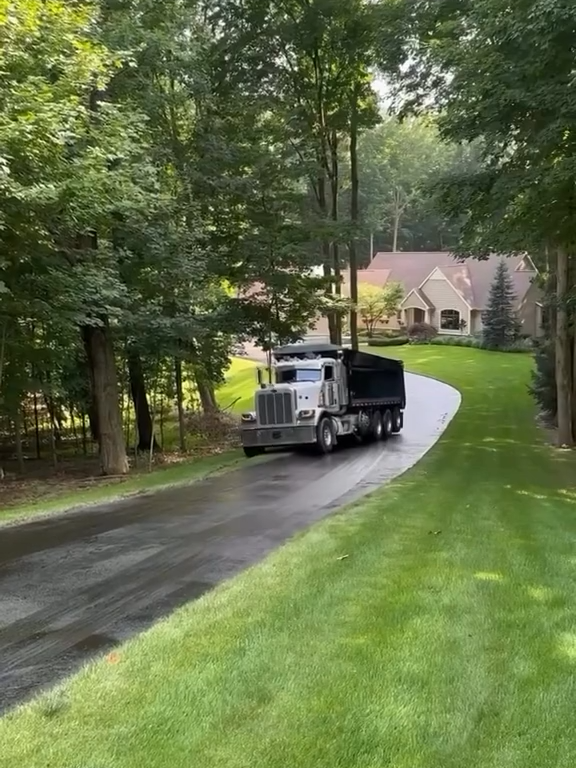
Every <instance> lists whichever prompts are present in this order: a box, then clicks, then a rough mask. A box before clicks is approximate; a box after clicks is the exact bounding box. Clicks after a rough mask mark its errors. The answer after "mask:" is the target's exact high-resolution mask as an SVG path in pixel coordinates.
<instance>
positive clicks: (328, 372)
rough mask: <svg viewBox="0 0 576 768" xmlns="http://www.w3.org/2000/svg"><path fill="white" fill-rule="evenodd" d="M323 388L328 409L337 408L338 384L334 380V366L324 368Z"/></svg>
mask: <svg viewBox="0 0 576 768" xmlns="http://www.w3.org/2000/svg"><path fill="white" fill-rule="evenodd" d="M324 381H325V384H324V388H325V391H326V405H327V407H328V408H335V407H336V408H337V407H338V406H339V404H340V403H339V401H338V383H337V382H336V381H335V380H334V366H333V365H326V366H325V367H324Z"/></svg>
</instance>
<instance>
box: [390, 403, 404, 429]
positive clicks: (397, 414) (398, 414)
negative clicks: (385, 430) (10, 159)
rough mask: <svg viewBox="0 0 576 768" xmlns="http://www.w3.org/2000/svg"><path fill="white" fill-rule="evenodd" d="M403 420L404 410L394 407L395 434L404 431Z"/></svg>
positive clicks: (393, 424) (393, 427) (393, 422)
mask: <svg viewBox="0 0 576 768" xmlns="http://www.w3.org/2000/svg"><path fill="white" fill-rule="evenodd" d="M403 421H404V420H403V418H402V411H401V410H400V408H394V410H393V411H392V432H393V433H394V434H395V435H397V434H398V432H401V431H402V427H403V426H404V423H403Z"/></svg>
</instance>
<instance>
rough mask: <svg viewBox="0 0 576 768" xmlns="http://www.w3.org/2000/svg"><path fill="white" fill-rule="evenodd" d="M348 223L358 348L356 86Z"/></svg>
mask: <svg viewBox="0 0 576 768" xmlns="http://www.w3.org/2000/svg"><path fill="white" fill-rule="evenodd" d="M350 107H351V109H350V224H351V226H352V236H351V238H350V243H349V245H348V252H349V256H350V301H351V304H352V306H351V308H350V342H351V345H352V349H358V311H357V307H358V257H357V253H356V228H357V226H358V219H359V193H360V184H359V180H358V87H357V86H356V85H355V86H354V89H353V91H352V98H351V104H350Z"/></svg>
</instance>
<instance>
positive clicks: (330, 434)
mask: <svg viewBox="0 0 576 768" xmlns="http://www.w3.org/2000/svg"><path fill="white" fill-rule="evenodd" d="M335 442H336V435H335V434H334V425H333V424H332V419H329V418H328V417H327V416H324V418H322V419H320V421H319V422H318V426H317V427H316V450H317V452H318V453H320V454H325V453H332V451H333V450H334V444H335Z"/></svg>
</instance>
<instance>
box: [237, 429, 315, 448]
mask: <svg viewBox="0 0 576 768" xmlns="http://www.w3.org/2000/svg"><path fill="white" fill-rule="evenodd" d="M240 439H241V441H242V445H243V446H244V447H245V448H273V447H274V446H278V447H282V446H289V445H306V444H309V443H315V442H316V427H315V425H314V424H306V425H303V426H295V427H242V428H241V430H240Z"/></svg>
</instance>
